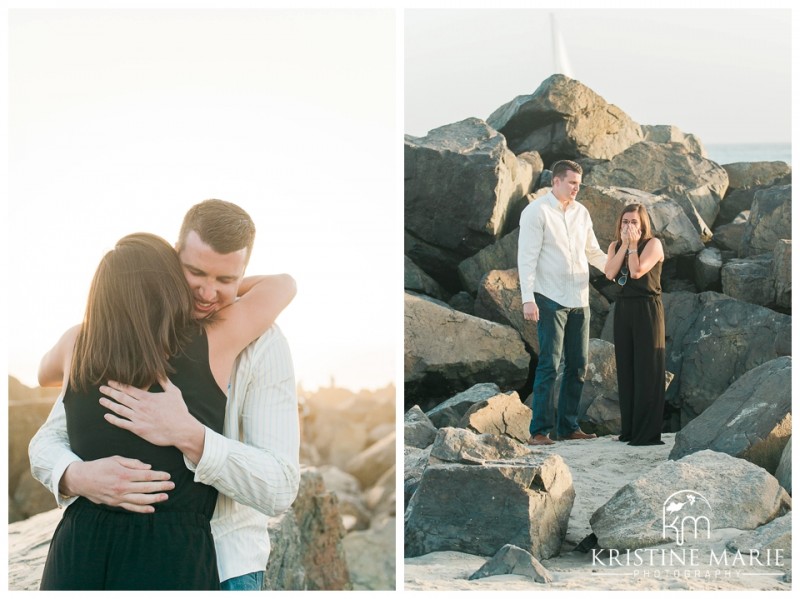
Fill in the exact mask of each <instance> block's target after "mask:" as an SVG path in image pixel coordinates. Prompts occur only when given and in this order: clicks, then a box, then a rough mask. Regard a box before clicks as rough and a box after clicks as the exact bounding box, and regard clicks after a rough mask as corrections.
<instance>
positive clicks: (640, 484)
mask: <svg viewBox="0 0 800 599" xmlns="http://www.w3.org/2000/svg"><path fill="white" fill-rule="evenodd" d="M731 481H736V484H731ZM743 489H746V490H747V492H746V493H745V492H742V490H743ZM790 509H791V498H790V497H789V495H788V494H787V493H786V491H785V490H784V489H783V488H782V487H781V486H780V484H778V481H777V480H776V479H775V477H774V476H772V475H771V474H770V473H768V472H767V471H766V470H764V469H763V468H760V467H758V466H756V465H754V464H751V463H750V462H748V461H746V460H741V459H739V458H734V457H731V456H729V455H728V454H725V453H717V452H715V451H711V450H704V451H700V452H698V453H694V454H691V455H689V456H686V457H685V458H682V459H680V460H678V461H671V460H670V461H667V462H665V463H663V464H661V465H660V466H657V467H656V468H654V469H653V470H651V471H650V472H648V473H647V474H646V475H644V476H643V477H641V478H639V479H637V480H635V481H633V482H632V483H629V484H627V485H625V486H624V487H622V488H621V489H620V490H619V491H617V492H616V493H615V494H614V496H613V497H612V498H611V499H610V500H609V501H608V502H607V503H605V504H604V505H603V506H602V507H600V508H599V509H598V510H597V511H596V512H595V513H594V514H592V517H591V519H590V524H591V526H592V530H593V531H594V534H595V535H597V543H598V545H599V546H600V547H602V548H604V549H617V550H620V551H622V550H625V549H638V548H640V547H650V546H653V545H660V544H662V543H668V542H670V541H673V540H675V541H678V540H680V543H679V544H682V543H683V541H684V540H688V538H681V539H677V538H676V536H677V535H679V534H681V532H680V531H684V532H686V533H688V532H689V530H690V529H689V527H686V529H684V528H683V526H681V525H680V524H679V525H678V526H676V527H673V526H671V525H672V524H673V522H672V521H673V519H677V518H681V517H683V516H689V517H693V518H698V519H702V518H704V517H705V518H707V521H708V525H707V528H708V530H709V531H711V530H717V529H722V528H737V529H739V530H753V529H755V528H758V527H759V526H761V525H763V524H766V523H767V522H770V521H772V520H773V519H775V518H777V517H779V516H782V515H784V514H785V513H786V512H787V511H789V510H790ZM681 522H683V520H681ZM699 524H700V525H699V530H698V532H700V533H704V532H705V531H704V524H703V521H702V520H701V521H700V523H699ZM676 529H677V530H678V531H679V532H678V533H676V532H675V530H676ZM692 530H693V529H692ZM688 536H689V535H688V534H687V535H686V537H688Z"/></svg>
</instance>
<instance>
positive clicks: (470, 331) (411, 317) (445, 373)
mask: <svg viewBox="0 0 800 599" xmlns="http://www.w3.org/2000/svg"><path fill="white" fill-rule="evenodd" d="M404 366H405V372H404V375H405V402H406V406H409V405H414V404H415V403H416V404H418V405H419V406H420V407H421V408H423V409H430V408H431V407H433V406H434V405H436V404H437V403H438V402H439V401H441V400H442V399H444V398H446V397H448V396H449V395H451V394H452V393H457V392H459V391H463V390H464V389H468V388H469V387H471V386H473V385H475V384H476V383H482V382H487V381H493V382H495V383H497V384H498V385H499V386H500V387H501V388H504V389H517V388H519V387H520V386H521V385H523V384H524V383H525V381H526V379H527V377H528V369H529V366H530V355H529V354H528V353H527V352H526V351H525V344H524V343H523V342H522V339H520V336H519V333H517V332H516V331H515V330H514V329H513V328H511V327H509V326H504V325H500V324H497V323H493V322H489V321H488V320H484V319H482V318H476V317H474V316H469V315H467V314H462V313H460V312H456V311H455V310H452V309H448V308H445V307H442V306H439V305H437V304H435V303H433V302H430V301H427V300H426V299H424V298H421V297H415V296H413V295H410V294H406V296H405V360H404Z"/></svg>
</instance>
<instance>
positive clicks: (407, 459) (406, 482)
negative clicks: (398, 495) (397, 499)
mask: <svg viewBox="0 0 800 599" xmlns="http://www.w3.org/2000/svg"><path fill="white" fill-rule="evenodd" d="M430 453H431V450H430V447H428V448H426V449H419V448H418V447H411V446H410V445H406V446H405V447H404V448H403V496H404V503H403V505H404V506H405V507H408V502H409V501H411V496H412V495H414V491H416V490H417V487H418V486H419V481H420V480H422V473H423V472H424V471H425V468H427V467H428V458H429V456H430Z"/></svg>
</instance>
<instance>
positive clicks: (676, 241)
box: [578, 185, 703, 258]
mask: <svg viewBox="0 0 800 599" xmlns="http://www.w3.org/2000/svg"><path fill="white" fill-rule="evenodd" d="M578 201H580V202H581V204H583V205H584V206H586V208H587V210H589V213H590V214H591V215H592V226H593V228H594V233H595V236H596V237H597V242H598V243H599V244H600V247H601V248H602V249H603V250H604V251H605V250H607V249H608V246H609V244H610V243H611V242H612V241H613V240H614V239H615V237H616V225H617V219H618V218H619V215H620V214H621V213H622V209H623V208H624V207H625V206H627V205H628V204H633V203H634V202H637V203H639V204H642V205H643V206H644V207H645V209H646V210H647V215H648V216H649V217H650V224H651V225H652V227H653V235H654V236H656V237H658V238H659V239H660V240H661V243H662V244H663V245H664V255H665V257H666V258H672V257H674V256H681V255H686V254H695V253H697V252H699V251H700V250H702V249H703V242H702V240H701V239H700V235H699V233H698V232H697V231H696V230H695V228H694V227H693V226H692V223H691V222H690V221H689V217H688V216H686V213H685V212H684V211H683V210H682V209H681V207H680V206H679V205H678V204H677V203H675V202H674V201H672V200H671V199H669V198H667V197H663V196H657V195H653V194H651V193H648V192H645V191H639V190H637V189H632V188H618V187H601V186H591V185H588V186H584V187H582V188H581V190H580V192H579V193H578Z"/></svg>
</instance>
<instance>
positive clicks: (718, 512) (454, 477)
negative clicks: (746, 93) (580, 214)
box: [404, 75, 792, 590]
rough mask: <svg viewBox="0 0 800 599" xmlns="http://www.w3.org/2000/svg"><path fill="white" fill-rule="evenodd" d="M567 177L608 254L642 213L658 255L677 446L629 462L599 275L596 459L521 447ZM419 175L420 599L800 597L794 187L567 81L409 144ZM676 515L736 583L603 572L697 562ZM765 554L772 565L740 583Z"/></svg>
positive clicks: (593, 365) (414, 400)
mask: <svg viewBox="0 0 800 599" xmlns="http://www.w3.org/2000/svg"><path fill="white" fill-rule="evenodd" d="M559 159H571V160H575V161H577V162H578V163H580V164H581V165H582V167H583V169H584V176H583V186H582V188H581V191H580V192H579V194H578V197H577V201H579V202H581V203H583V204H584V205H585V206H586V208H587V209H588V210H589V212H590V214H591V217H592V222H593V225H594V229H595V233H596V235H597V237H598V241H599V243H600V246H601V247H603V248H605V247H607V246H608V244H609V243H610V241H611V239H612V238H613V234H614V226H615V221H616V217H617V215H618V214H619V212H620V211H621V208H622V207H623V206H625V205H626V204H629V203H632V202H639V203H642V204H644V205H645V206H646V208H647V210H648V213H649V215H650V218H651V221H652V225H653V229H654V234H655V235H656V236H657V237H659V238H660V239H661V241H662V243H663V246H664V249H665V255H666V261H665V264H664V268H663V274H662V287H663V290H664V294H663V302H664V310H665V320H666V329H667V331H666V337H667V347H666V355H667V370H668V377H667V380H666V381H665V384H666V385H667V395H666V399H667V408H666V410H665V415H664V427H663V430H664V438H665V440H666V441H667V444H666V445H664V446H657V447H646V448H632V447H629V446H627V445H626V444H620V443H618V442H616V441H613V436H614V435H616V434H619V405H618V397H617V392H616V365H615V362H614V356H613V335H612V330H613V329H612V326H613V310H612V308H613V302H614V301H615V299H616V293H618V292H617V289H616V286H615V284H613V283H612V282H609V281H608V280H606V279H605V277H604V276H603V275H602V273H599V272H598V271H595V270H593V271H592V273H591V280H590V283H591V284H590V311H591V319H592V324H591V332H590V335H591V337H592V339H591V341H590V356H589V362H590V363H589V367H588V372H587V377H586V380H587V384H586V386H585V388H584V392H583V395H582V398H581V404H580V409H579V412H580V413H579V420H580V424H581V427H582V428H583V429H584V430H586V431H588V432H596V433H597V434H598V435H600V438H599V439H597V440H593V441H588V442H587V441H577V442H561V443H557V444H556V445H555V446H552V447H546V448H536V449H534V448H531V447H529V446H527V445H525V440H526V439H527V429H528V424H529V423H530V420H531V411H530V405H531V397H530V394H531V387H532V380H533V377H534V373H535V365H536V361H537V354H538V340H537V334H536V325H535V324H534V323H532V322H527V321H524V320H523V319H522V309H521V308H522V307H521V301H520V291H519V277H518V274H517V270H516V266H517V265H516V254H517V243H518V235H519V228H518V225H519V215H520V213H521V212H522V210H523V209H524V207H525V206H527V205H528V204H529V203H531V202H535V201H537V200H538V198H540V197H541V196H542V195H543V194H544V193H546V192H547V190H548V189H549V185H550V178H551V173H550V171H549V170H548V167H549V166H550V165H551V164H552V163H553V162H554V161H556V160H559ZM405 168H406V176H405V289H406V295H405V356H404V357H405V360H404V366H405V368H404V380H405V406H404V409H405V433H404V447H405V449H404V461H405V464H404V487H405V489H404V497H405V516H404V523H405V557H406V560H405V564H406V573H405V585H406V587H405V588H407V589H410V590H414V589H417V590H421V589H466V588H493V587H492V585H497V586H496V587H495V588H497V589H506V588H511V589H513V588H528V589H530V588H532V587H533V586H537V588H543V587H538V585H547V586H546V587H544V588H550V587H551V586H552V587H553V588H614V589H622V588H637V589H652V588H658V589H671V588H708V589H713V588H727V589H734V588H739V589H762V588H763V589H767V588H769V589H783V590H785V589H787V588H790V586H791V573H790V572H791V570H790V564H791V497H790V495H791V244H792V242H791V168H790V166H789V165H788V164H786V163H783V162H759V163H737V164H729V165H719V164H716V163H715V162H713V161H711V160H709V159H708V158H707V156H706V152H705V150H704V148H703V144H702V142H701V141H700V140H699V139H697V138H696V137H695V136H693V135H691V134H684V133H683V132H681V131H680V130H679V129H678V128H677V127H674V126H667V125H657V126H649V125H639V124H637V123H635V122H634V121H633V120H632V119H630V117H628V116H627V115H626V114H625V113H624V112H623V111H622V110H621V109H619V108H618V107H616V106H613V105H610V104H608V103H607V102H606V101H605V100H604V99H603V98H601V97H600V96H598V95H597V94H596V93H594V92H593V91H592V90H590V89H588V88H586V87H585V86H584V85H582V84H581V83H580V82H578V81H576V80H573V79H569V78H567V77H564V76H562V75H554V76H552V77H550V78H548V79H547V80H545V81H544V82H543V83H542V84H541V85H540V86H539V88H538V89H537V90H536V91H535V92H534V93H533V94H530V95H527V96H520V97H518V98H515V99H514V100H512V101H511V102H509V103H507V104H506V105H504V106H502V107H500V108H498V109H497V110H496V111H495V112H494V113H493V114H492V115H490V116H489V117H488V118H487V119H486V120H485V121H484V120H481V119H477V118H470V119H466V120H464V121H461V122H459V123H453V124H449V125H444V126H442V127H439V128H437V129H434V130H432V131H430V132H429V133H428V135H427V136H425V137H412V136H406V140H405ZM731 489H734V490H735V492H734V493H731V492H730V490H731ZM687 490H688V492H687ZM703 510H706V511H705V512H704V511H703ZM668 515H675V516H678V515H679V516H681V518H683V519H682V520H680V519H679V520H678V522H700V525H701V528H702V527H705V528H707V533H708V536H707V537H703V538H702V539H700V538H699V537H698V534H697V532H696V531H695V534H694V536H693V538H692V543H689V545H691V546H694V547H696V548H697V552H698V555H699V554H703V555H711V556H712V557H711V559H712V560H714V563H717V560H723V562H724V561H725V560H729V561H731V563H732V565H731V567H730V568H727V571H728V575H724V574H723V575H722V578H720V577H718V576H717V577H715V576H714V574H713V572H712V573H711V574H709V575H708V576H700V575H693V576H690V577H688V578H687V577H686V576H680V575H677V576H675V575H673V574H674V573H675V572H678V571H679V570H680V567H677V568H676V569H674V570H673V571H672V572H671V573H670V574H669V575H667V576H666V577H664V576H660V577H658V578H655V577H654V576H655V574H654V573H655V571H656V569H655V568H653V567H650V568H649V570H648V573H649V574H641V571H642V568H641V567H640V568H639V571H640V572H639V575H637V577H635V578H632V576H633V575H632V572H629V571H627V570H626V569H625V567H619V568H617V564H612V565H613V566H614V568H612V569H614V571H613V572H611V571H605V572H603V570H608V568H609V564H606V563H603V562H602V561H600V562H596V563H595V564H594V566H593V565H592V559H591V557H588V562H587V556H595V555H608V554H609V552H612V553H611V555H612V556H613V555H615V554H613V552H634V551H637V550H639V551H650V552H651V553H653V552H655V551H656V549H655V548H658V547H660V548H661V549H663V548H664V547H668V548H676V547H678V548H680V549H683V547H681V545H682V543H683V541H684V540H685V539H684V537H683V536H682V535H683V532H684V531H683V530H682V529H681V532H678V533H676V532H674V531H673V530H672V529H670V519H669V518H668ZM674 528H677V527H674ZM748 531H749V532H748ZM689 545H687V546H689ZM576 548H578V549H580V550H579V551H575V549H576ZM593 552H594V553H593ZM759 552H766V554H769V555H771V556H772V558H773V559H772V561H771V562H770V563H768V564H767V565H764V566H759V565H758V564H756V566H755V571H752V569H751V571H746V570H747V568H750V565H748V566H747V567H745V565H744V562H745V561H747V560H751V559H756V561H757V557H755V558H754V556H758V555H759ZM775 552H777V554H779V556H780V559H777V560H776V559H774V558H775ZM469 556H473V557H469ZM676 560H678V558H676ZM678 562H679V560H678ZM723 562H720V563H723ZM733 562H735V563H733ZM787 563H788V564H789V566H787V565H786V564H787ZM466 564H469V565H468V566H467V565H466ZM670 565H673V564H670ZM674 565H676V566H680V564H679V563H676V564H674ZM690 565H692V566H695V565H698V564H690ZM762 568H763V571H762ZM467 570H469V572H467ZM479 570H480V571H479ZM662 570H664V568H662ZM712 570H713V569H712ZM721 570H725V568H721ZM698 571H699V570H698ZM663 573H664V572H659V574H663ZM597 574H607V575H608V576H603V577H602V579H601V578H600V577H598V576H597ZM470 576H473V577H475V579H474V580H469V577H470ZM508 585H510V586H508ZM631 585H632V586H631Z"/></svg>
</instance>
